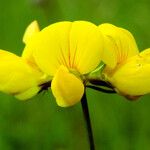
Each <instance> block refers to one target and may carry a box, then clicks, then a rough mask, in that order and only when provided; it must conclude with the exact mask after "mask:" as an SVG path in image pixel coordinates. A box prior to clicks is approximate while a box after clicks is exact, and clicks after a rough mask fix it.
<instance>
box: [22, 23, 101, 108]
mask: <svg viewBox="0 0 150 150" xmlns="http://www.w3.org/2000/svg"><path fill="white" fill-rule="evenodd" d="M25 49H26V48H25ZM27 49H30V50H32V51H33V57H34V60H35V62H36V64H37V65H38V67H39V68H40V70H42V72H44V73H46V74H47V75H48V76H51V77H52V84H51V89H52V92H53V94H54V96H55V98H56V101H57V104H58V105H59V106H63V107H66V106H71V105H73V104H75V103H77V102H78V101H80V99H81V97H82V95H83V93H84V83H83V82H84V75H85V74H88V73H89V72H91V71H92V70H94V69H95V68H96V67H97V66H98V65H99V63H100V61H101V57H102V50H103V37H102V35H101V33H100V31H99V30H98V27H97V26H96V25H94V24H92V23H90V22H86V21H75V22H68V21H65V22H58V23H54V24H52V25H50V26H48V27H46V28H44V29H43V30H41V31H40V32H39V33H38V34H37V35H36V36H35V37H34V38H33V39H32V40H30V42H29V43H28V44H27Z"/></svg>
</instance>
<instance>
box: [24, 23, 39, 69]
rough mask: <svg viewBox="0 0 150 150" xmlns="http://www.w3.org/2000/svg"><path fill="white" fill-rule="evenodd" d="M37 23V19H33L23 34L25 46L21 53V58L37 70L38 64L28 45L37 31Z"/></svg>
mask: <svg viewBox="0 0 150 150" xmlns="http://www.w3.org/2000/svg"><path fill="white" fill-rule="evenodd" d="M39 31H40V29H39V25H38V22H37V21H33V22H32V23H31V24H30V25H29V26H28V27H27V29H26V31H25V34H24V36H23V41H24V43H25V44H26V45H25V48H24V50H23V53H22V58H23V59H24V60H26V61H27V63H28V64H30V65H31V66H32V67H33V68H36V69H38V70H39V68H38V66H37V65H36V63H35V60H34V57H33V51H34V49H33V48H32V47H31V46H30V43H31V42H32V39H33V38H34V37H35V36H36V35H37V33H39Z"/></svg>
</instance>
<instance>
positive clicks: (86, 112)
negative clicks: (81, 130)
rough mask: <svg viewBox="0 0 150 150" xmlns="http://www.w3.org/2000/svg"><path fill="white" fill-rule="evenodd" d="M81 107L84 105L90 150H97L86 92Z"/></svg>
mask: <svg viewBox="0 0 150 150" xmlns="http://www.w3.org/2000/svg"><path fill="white" fill-rule="evenodd" d="M81 105H82V111H83V115H84V119H85V123H86V128H87V132H88V138H89V143H90V150H95V145H94V138H93V132H92V126H91V120H90V115H89V109H88V103H87V98H86V93H85V92H84V95H83V97H82V100H81Z"/></svg>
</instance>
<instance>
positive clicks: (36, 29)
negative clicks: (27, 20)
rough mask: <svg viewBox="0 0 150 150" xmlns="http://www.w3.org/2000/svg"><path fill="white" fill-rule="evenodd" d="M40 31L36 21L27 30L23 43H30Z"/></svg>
mask: <svg viewBox="0 0 150 150" xmlns="http://www.w3.org/2000/svg"><path fill="white" fill-rule="evenodd" d="M39 31H40V28H39V25H38V22H37V21H36V20H35V21H33V22H32V23H31V24H30V25H29V26H28V27H27V28H26V31H25V33H24V36H23V42H24V43H25V44H27V43H28V42H29V41H30V39H31V38H32V37H33V35H35V34H36V33H38V32H39Z"/></svg>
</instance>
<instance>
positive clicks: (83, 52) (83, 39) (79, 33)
mask: <svg viewBox="0 0 150 150" xmlns="http://www.w3.org/2000/svg"><path fill="white" fill-rule="evenodd" d="M102 52H103V36H102V34H101V32H100V31H99V30H98V27H97V26H96V25H94V24H93V23H90V22H87V21H75V22H73V23H72V28H71V30H70V55H69V56H70V57H69V58H70V65H71V67H72V68H75V69H77V70H78V71H79V72H80V73H81V74H86V73H89V72H91V71H92V70H94V69H95V68H96V67H97V66H98V65H99V63H100V61H101V57H102Z"/></svg>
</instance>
